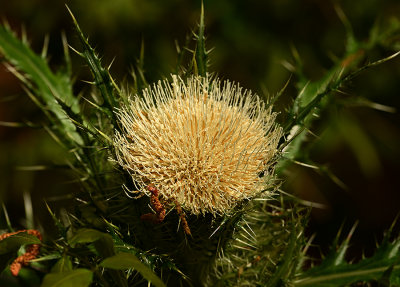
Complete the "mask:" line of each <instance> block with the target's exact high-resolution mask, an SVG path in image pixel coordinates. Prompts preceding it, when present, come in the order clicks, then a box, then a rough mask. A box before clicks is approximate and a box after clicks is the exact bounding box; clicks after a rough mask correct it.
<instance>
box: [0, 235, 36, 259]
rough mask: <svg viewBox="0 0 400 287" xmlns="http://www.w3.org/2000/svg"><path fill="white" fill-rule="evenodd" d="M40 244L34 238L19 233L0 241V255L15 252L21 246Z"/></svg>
mask: <svg viewBox="0 0 400 287" xmlns="http://www.w3.org/2000/svg"><path fill="white" fill-rule="evenodd" d="M40 243H41V241H40V240H39V239H38V238H37V237H36V236H33V235H30V234H27V233H25V232H21V233H18V234H15V235H12V236H10V237H7V238H5V239H3V240H1V241H0V254H6V253H9V252H15V251H17V250H18V249H19V248H20V247H21V246H22V245H26V244H40Z"/></svg>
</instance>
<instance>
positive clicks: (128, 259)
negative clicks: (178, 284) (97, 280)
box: [100, 253, 166, 287]
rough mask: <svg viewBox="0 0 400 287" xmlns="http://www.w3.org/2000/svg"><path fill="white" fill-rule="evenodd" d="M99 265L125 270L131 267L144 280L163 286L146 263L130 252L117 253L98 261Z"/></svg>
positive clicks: (157, 286) (158, 286)
mask: <svg viewBox="0 0 400 287" xmlns="http://www.w3.org/2000/svg"><path fill="white" fill-rule="evenodd" d="M100 266H102V267H105V268H110V269H117V270H126V269H130V268H133V269H135V270H136V271H138V272H139V273H140V274H141V275H142V276H143V277H144V278H145V279H146V280H148V281H150V282H151V283H152V284H154V286H156V287H165V286H166V285H165V284H164V283H163V282H162V281H161V279H160V278H159V277H158V276H157V275H156V274H155V273H154V272H153V271H152V270H151V269H150V268H149V267H147V266H146V265H144V264H143V263H142V262H140V260H139V259H138V258H137V257H136V256H135V255H133V254H131V253H118V254H117V255H115V256H112V257H109V258H107V259H105V260H104V261H103V262H101V263H100Z"/></svg>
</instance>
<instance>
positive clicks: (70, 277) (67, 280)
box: [41, 268, 93, 287]
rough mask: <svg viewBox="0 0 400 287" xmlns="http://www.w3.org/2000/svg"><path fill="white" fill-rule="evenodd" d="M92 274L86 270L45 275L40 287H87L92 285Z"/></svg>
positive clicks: (80, 269)
mask: <svg viewBox="0 0 400 287" xmlns="http://www.w3.org/2000/svg"><path fill="white" fill-rule="evenodd" d="M92 279H93V273H92V271H90V270H88V269H83V268H79V269H75V270H72V271H64V272H57V273H50V274H47V275H46V276H45V277H44V279H43V283H42V285H41V287H87V286H89V285H90V283H92Z"/></svg>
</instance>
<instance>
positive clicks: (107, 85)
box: [67, 6, 120, 128]
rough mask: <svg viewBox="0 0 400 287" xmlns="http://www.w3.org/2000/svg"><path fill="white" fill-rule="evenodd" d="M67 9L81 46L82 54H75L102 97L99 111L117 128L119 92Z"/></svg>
mask: <svg viewBox="0 0 400 287" xmlns="http://www.w3.org/2000/svg"><path fill="white" fill-rule="evenodd" d="M67 9H68V12H69V13H70V15H71V17H72V20H73V22H74V25H75V28H76V30H77V32H78V37H79V39H80V41H81V44H82V46H83V52H82V53H80V52H77V53H78V54H79V55H80V56H82V57H83V58H84V59H85V60H86V62H87V64H88V65H89V68H90V71H91V72H92V75H93V78H94V84H95V85H96V87H97V88H98V89H99V91H100V93H101V95H102V97H103V101H104V103H103V107H104V108H105V109H102V110H100V111H102V112H105V113H106V115H107V116H108V117H110V118H111V120H112V123H113V125H114V127H115V128H118V125H117V119H116V116H115V114H114V110H115V109H116V108H118V107H119V102H118V101H117V99H116V94H120V91H119V89H118V87H117V85H116V84H115V82H114V80H113V78H112V77H111V75H110V73H109V71H108V69H106V68H104V67H103V65H102V63H101V60H100V58H99V57H98V55H96V53H95V50H94V49H93V48H92V47H91V46H90V44H89V41H88V40H87V38H86V37H85V36H84V35H83V33H82V30H81V28H80V27H79V24H78V22H77V21H76V19H75V17H74V15H73V14H72V12H71V10H70V9H69V8H68V6H67Z"/></svg>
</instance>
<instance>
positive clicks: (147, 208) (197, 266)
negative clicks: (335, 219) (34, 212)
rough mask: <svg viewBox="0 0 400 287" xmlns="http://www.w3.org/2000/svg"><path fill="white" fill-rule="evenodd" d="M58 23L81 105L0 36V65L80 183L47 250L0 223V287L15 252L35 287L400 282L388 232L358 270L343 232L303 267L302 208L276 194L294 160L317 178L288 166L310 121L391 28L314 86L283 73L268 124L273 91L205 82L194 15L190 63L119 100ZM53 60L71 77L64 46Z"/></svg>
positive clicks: (62, 75)
mask: <svg viewBox="0 0 400 287" xmlns="http://www.w3.org/2000/svg"><path fill="white" fill-rule="evenodd" d="M70 14H71V17H72V20H73V23H74V26H75V28H76V34H77V35H78V37H79V40H80V44H81V46H80V47H74V48H72V47H71V49H72V50H73V51H74V52H76V53H77V54H78V55H79V56H81V58H82V59H83V60H84V61H86V63H87V65H88V67H89V69H90V71H91V73H92V76H93V82H92V83H91V84H92V85H93V86H94V88H95V90H94V91H93V92H92V94H87V95H86V94H85V95H84V96H83V97H82V98H81V97H79V96H78V95H76V94H75V93H74V92H73V84H74V83H73V80H72V78H73V77H72V72H71V69H66V70H65V71H64V72H53V71H52V70H51V69H50V68H49V66H48V63H47V60H46V59H45V58H44V57H41V56H39V55H36V54H35V53H34V52H33V51H32V50H31V49H30V47H29V46H28V45H27V43H26V42H24V41H21V40H19V39H18V37H16V36H15V35H14V33H13V32H12V31H11V29H10V28H8V27H7V26H6V25H4V26H1V27H0V54H1V55H2V56H3V57H4V58H5V60H6V65H7V67H8V69H9V70H10V71H11V72H13V73H14V74H15V75H16V76H17V77H18V78H19V79H20V80H21V81H22V83H23V84H24V86H25V88H26V92H27V94H28V95H29V96H30V97H31V98H32V100H33V101H34V102H35V103H36V104H37V105H38V107H39V108H40V109H41V110H42V111H43V113H44V114H45V115H46V117H47V120H48V122H46V123H45V124H44V126H43V128H44V129H46V130H47V131H48V133H49V134H50V135H51V136H52V137H53V138H54V139H55V140H56V141H57V142H58V143H59V144H60V145H62V146H63V148H64V149H65V153H66V165H67V166H68V167H69V170H71V171H72V172H73V173H74V174H75V177H76V178H77V181H78V182H79V184H80V190H79V191H71V194H69V195H68V196H69V197H70V198H73V199H74V205H73V206H72V207H71V208H69V209H68V210H53V208H52V206H51V204H48V205H47V206H48V212H49V214H50V215H51V217H52V219H53V221H54V227H55V229H57V236H56V238H51V237H49V236H46V228H44V230H41V231H42V234H43V239H42V238H41V237H40V238H39V239H40V240H39V239H38V238H36V237H35V236H34V235H35V234H39V233H38V232H37V231H33V233H32V231H30V232H28V233H25V232H24V231H23V230H22V231H20V232H16V233H10V232H12V231H13V230H12V224H11V222H10V221H8V228H9V229H10V230H8V231H9V233H7V234H5V235H2V236H1V239H2V240H0V255H1V259H2V260H1V267H2V270H4V271H3V275H2V276H3V277H2V280H3V281H4V282H6V284H8V283H10V282H14V281H16V280H18V279H15V278H13V277H12V275H17V274H15V272H13V274H9V271H8V270H9V268H8V265H10V264H12V262H13V260H14V259H15V257H16V255H17V252H19V253H24V251H28V253H27V254H28V255H26V256H25V257H23V258H28V257H29V260H25V261H23V262H22V263H23V265H27V264H28V263H29V264H30V266H28V267H24V268H23V269H22V270H25V271H26V273H24V272H21V273H20V274H18V278H19V279H21V278H22V279H25V281H26V282H27V281H29V280H33V281H32V282H37V281H40V286H44V287H47V286H71V285H72V284H73V285H74V286H76V287H79V286H150V285H154V286H157V287H159V286H348V285H350V284H353V283H357V282H358V283H360V282H361V283H365V282H379V283H382V282H384V283H387V285H388V286H391V285H392V286H396V284H399V283H400V280H399V278H400V277H399V270H400V267H399V266H400V265H399V262H398V261H399V258H400V253H399V246H400V241H399V239H398V237H397V235H396V234H395V233H394V229H393V228H391V229H390V230H389V231H388V234H387V235H386V236H385V238H384V239H383V241H382V242H381V243H380V246H379V247H378V248H377V250H376V251H375V253H374V255H372V256H371V257H369V258H364V259H361V260H360V261H358V262H355V263H352V262H348V261H347V260H346V257H345V253H346V251H347V248H348V246H349V244H350V240H351V234H352V232H353V231H354V230H353V231H351V232H350V234H349V235H348V236H347V238H346V239H345V240H344V241H342V240H341V237H340V236H339V235H340V234H339V235H338V237H337V238H336V239H335V241H334V245H333V246H334V248H333V249H332V250H331V252H330V253H329V254H328V255H327V256H326V257H324V258H323V259H322V260H321V261H322V262H321V264H319V265H316V266H310V265H312V264H311V263H310V262H311V261H310V260H309V258H308V256H309V254H308V253H307V250H308V248H309V246H310V245H311V244H312V237H311V238H309V237H308V235H306V234H305V228H306V225H307V222H308V219H309V212H310V209H309V208H308V207H305V206H303V205H302V203H304V201H302V200H300V199H297V198H296V197H295V196H294V195H291V194H287V193H285V192H283V191H282V190H281V184H282V182H283V181H284V180H285V178H284V177H285V173H284V171H285V169H286V167H287V166H288V165H289V164H290V163H292V162H295V163H300V164H304V165H312V166H313V167H315V168H316V169H320V170H321V171H322V170H323V169H322V168H320V167H318V166H316V165H315V164H314V163H311V162H300V160H301V159H302V157H301V155H302V152H301V150H302V148H303V147H304V143H305V141H306V140H307V135H308V134H309V133H310V130H311V129H312V127H313V122H314V121H315V120H316V118H318V117H319V116H322V115H323V111H324V110H325V109H326V108H327V106H328V105H329V104H330V102H331V101H334V100H335V97H336V96H337V94H338V93H339V92H340V91H341V89H343V88H344V87H347V85H348V84H349V82H350V81H351V80H352V79H354V78H355V77H356V76H357V75H358V74H360V73H361V72H362V71H364V70H366V69H367V68H370V67H373V66H376V65H379V64H383V63H384V62H386V61H388V60H390V59H392V58H394V57H395V56H397V55H398V53H399V52H396V53H394V54H392V55H391V56H389V57H386V58H383V59H380V60H378V61H376V62H372V63H368V64H364V60H365V59H364V58H363V57H364V56H363V55H364V54H363V55H361V54H360V53H359V51H361V50H362V51H368V50H372V49H373V48H374V47H375V46H376V45H379V44H381V43H383V42H385V43H387V41H388V39H393V38H395V37H396V36H397V37H398V35H399V33H400V25H397V26H395V27H394V28H393V29H391V30H389V31H388V32H387V33H384V34H380V35H381V36H380V37H371V40H369V41H368V42H367V43H365V42H357V41H356V40H355V38H354V37H353V36H352V34H351V33H350V32H349V34H348V36H349V39H348V41H349V42H351V43H352V45H349V46H348V49H347V51H346V52H345V54H344V55H343V57H342V59H340V60H338V61H337V64H336V65H334V66H333V67H332V68H331V69H330V70H329V71H328V72H327V73H326V75H325V76H324V77H323V78H322V79H321V80H317V81H310V80H308V79H306V77H305V76H304V75H303V74H302V71H301V69H294V70H293V73H295V74H296V75H297V76H298V79H299V80H298V83H297V87H298V93H297V96H296V98H295V99H294V100H293V103H292V105H291V106H290V107H289V108H288V109H287V111H286V112H285V113H284V114H283V115H278V113H277V112H276V110H275V106H274V104H275V103H276V101H277V100H278V98H279V96H281V95H282V94H283V93H285V89H282V91H281V92H279V93H278V94H277V95H276V96H275V97H271V98H269V99H268V100H267V101H264V100H263V99H262V98H261V97H259V96H257V95H255V94H254V93H252V92H251V91H249V90H245V89H244V88H242V86H241V85H239V84H236V83H234V82H231V81H229V80H224V81H222V80H219V79H218V76H216V74H217V73H215V72H214V73H213V72H212V71H210V70H209V65H208V63H209V61H210V59H209V51H207V50H206V45H205V25H204V11H203V10H202V12H201V16H200V23H199V29H198V30H197V32H196V33H195V37H194V41H193V42H192V43H188V46H187V47H185V49H182V50H180V51H181V54H179V55H178V58H179V59H184V58H185V57H183V55H182V53H184V51H186V53H189V54H190V55H189V60H188V61H187V62H185V61H182V62H180V63H179V66H180V67H179V69H178V70H177V71H175V73H173V74H172V75H171V76H167V77H165V78H164V79H162V80H161V79H160V81H158V82H156V83H154V84H151V85H148V84H147V80H146V78H145V76H144V72H143V71H142V70H141V69H139V70H138V73H136V74H134V77H133V78H134V80H133V83H130V84H129V85H128V88H126V87H125V88H122V87H123V86H124V85H122V84H119V82H118V81H116V80H114V78H113V77H112V76H111V73H110V71H109V69H108V68H105V67H104V66H103V63H102V61H101V60H100V57H99V56H98V55H97V53H96V52H95V51H94V49H93V48H92V46H91V45H90V43H89V41H88V40H87V38H86V37H85V36H84V34H83V32H82V31H81V29H80V27H79V25H78V22H77V21H76V19H75V17H74V16H73V14H72V13H71V12H70ZM350 40H351V41H350ZM190 45H192V46H190ZM393 47H395V45H394V44H393V45H392V48H393ZM64 48H65V49H64V53H65V60H66V66H67V67H70V65H71V63H70V57H69V47H68V44H67V42H66V40H65V39H64ZM216 49H218V47H216ZM211 60H212V59H211ZM298 64H299V65H298V66H301V65H300V63H298ZM349 98H351V97H349ZM83 107H85V109H84V108H83ZM3 124H7V125H8V126H9V125H16V126H18V124H15V123H14V124H12V123H4V122H3ZM20 125H22V124H20ZM324 171H327V169H324ZM327 173H329V172H328V171H327ZM61 200H63V199H61ZM311 205H312V203H311ZM3 210H4V213H5V214H7V209H6V207H3ZM32 234H34V235H32ZM38 244H40V245H41V248H40V253H39V251H38V250H39V246H38ZM24 246H25V250H24ZM32 246H34V247H35V250H34V255H33V256H30V255H32V254H31V253H32V252H31V253H29V252H30V251H32ZM19 248H20V250H19V251H18V249H19ZM21 256H22V255H21ZM33 257H36V258H33ZM18 258H20V257H18ZM21 258H22V257H21ZM28 261H29V262H28ZM21 265H22V264H21ZM33 270H35V271H33ZM22 279H21V280H22ZM13 280H14V281H13ZM21 282H22V281H21ZM382 284H383V283H382ZM33 285H34V284H33ZM33 285H32V286H33Z"/></svg>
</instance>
